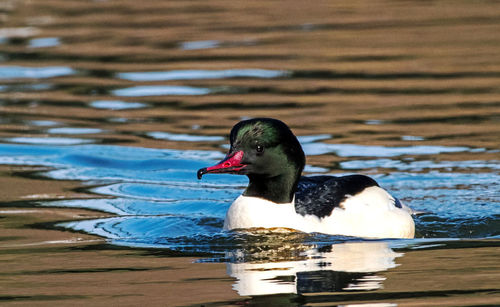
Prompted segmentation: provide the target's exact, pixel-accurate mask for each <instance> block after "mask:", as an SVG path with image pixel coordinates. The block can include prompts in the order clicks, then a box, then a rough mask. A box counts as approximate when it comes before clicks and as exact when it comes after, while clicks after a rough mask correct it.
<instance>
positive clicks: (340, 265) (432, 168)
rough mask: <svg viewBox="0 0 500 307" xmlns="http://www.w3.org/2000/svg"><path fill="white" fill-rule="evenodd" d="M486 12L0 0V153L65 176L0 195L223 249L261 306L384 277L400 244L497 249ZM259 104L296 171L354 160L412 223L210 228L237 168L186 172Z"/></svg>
mask: <svg viewBox="0 0 500 307" xmlns="http://www.w3.org/2000/svg"><path fill="white" fill-rule="evenodd" d="M499 12H500V6H499V5H498V3H496V2H490V1H483V2H476V1H473V2H470V1H455V2H453V3H452V2H448V1H430V2H429V1H414V2H408V1H404V2H398V1H374V2H372V1H361V2H359V3H358V2H356V3H336V2H328V1H326V2H318V3H315V4H314V5H312V4H306V3H305V2H304V3H302V2H299V1H293V3H290V4H289V5H286V6H283V5H282V3H280V2H269V1H252V2H240V1H236V2H231V3H227V2H221V1H211V2H203V1H189V2H185V1H149V0H146V1H141V2H140V4H138V2H134V1H128V0H123V1H118V2H116V1H95V2H87V1H60V0H56V1H32V2H28V1H7V2H6V3H5V4H3V3H0V25H1V26H2V27H1V28H0V165H3V166H6V167H9V169H10V168H12V169H13V168H16V169H17V170H19V169H21V170H22V171H19V172H18V173H14V175H13V176H23V177H29V178H32V179H36V180H45V181H46V180H49V181H50V182H53V183H54V185H55V186H56V185H57V184H59V183H63V182H75V181H76V182H77V183H78V186H79V187H78V188H76V189H73V190H72V191H71V192H74V193H73V195H72V194H71V193H68V191H64V190H63V189H62V188H61V191H60V193H59V194H57V195H58V196H57V197H54V196H53V194H48V193H47V194H44V193H41V194H40V193H35V192H30V190H29V189H27V190H26V192H24V195H22V196H14V194H10V192H9V190H8V189H4V191H2V193H4V194H5V196H3V198H2V199H9V201H5V202H3V203H2V207H6V208H8V207H16V206H21V207H37V208H38V207H42V208H52V207H55V208H73V209H74V208H79V209H90V210H96V211H99V212H105V213H109V215H106V216H103V217H101V218H96V219H84V220H69V221H64V222H57V223H54V224H51V226H50V227H52V228H56V229H59V230H64V231H75V232H84V233H87V234H93V235H97V236H99V237H102V238H105V239H106V241H107V242H108V243H109V244H112V245H113V246H120V247H123V248H142V249H156V250H159V251H166V253H167V254H169V255H172V254H175V255H177V256H183V257H188V256H197V257H198V258H197V259H198V260H197V261H198V262H225V263H227V276H229V277H232V278H234V284H233V289H234V290H235V291H236V292H237V293H238V294H239V295H241V296H262V295H266V298H268V299H269V300H268V301H266V300H264V301H263V302H264V303H263V304H272V302H275V301H273V300H274V297H272V296H269V297H267V296H268V295H272V294H283V293H294V294H306V293H320V292H321V293H323V292H332V293H333V292H342V293H344V292H345V293H351V292H353V291H360V292H363V291H379V290H380V289H383V287H384V282H385V277H384V274H383V272H386V271H388V270H396V269H397V267H398V265H399V264H398V263H399V261H400V260H401V259H403V258H404V257H405V256H404V255H405V253H406V252H414V251H417V250H420V249H422V250H427V249H429V250H431V251H432V250H433V248H436V247H439V248H443V249H446V248H450V250H452V248H454V247H453V246H458V245H459V244H463V245H460V248H462V247H463V248H471V249H474V248H476V247H477V245H478V244H479V245H480V244H483V243H481V242H490V243H488V244H491V246H496V247H498V239H499V238H500V186H499V182H500V145H499V144H500V141H499V140H500V36H498V35H497V34H498V33H500V15H499ZM262 116H265V117H276V118H280V119H281V120H283V121H285V122H286V123H288V124H289V125H290V127H291V128H292V130H293V131H294V132H295V133H296V134H297V135H298V136H299V140H300V142H301V144H302V146H303V148H304V151H305V153H306V155H307V166H306V169H305V172H306V173H307V174H333V175H341V174H350V173H364V174H368V175H370V176H372V177H374V178H375V179H376V180H377V181H378V182H379V183H380V185H381V186H383V187H384V188H386V189H387V190H389V191H391V192H392V193H393V194H394V195H396V196H397V197H398V198H400V199H401V200H402V201H404V202H405V203H406V204H408V205H409V206H411V207H412V208H413V209H414V210H416V211H418V212H419V213H420V214H419V215H418V216H416V217H415V221H416V231H417V234H416V238H415V239H413V240H361V239H357V238H346V237H338V236H327V235H322V234H300V233H268V232H262V233H227V232H223V231H222V225H223V220H224V216H225V212H226V210H227V209H228V207H229V205H230V204H231V202H232V201H233V200H234V199H235V198H236V197H237V196H238V195H239V194H240V193H241V192H242V190H243V189H244V187H245V186H246V183H247V179H246V178H245V177H243V176H232V175H217V176H206V178H205V177H204V178H203V181H198V180H197V179H196V170H197V169H199V168H201V167H204V166H207V165H211V164H213V163H214V162H215V161H217V160H219V159H221V158H222V157H223V156H224V152H225V151H226V150H227V148H228V146H227V142H228V139H227V135H228V133H229V130H230V128H231V127H232V126H233V125H234V124H235V123H236V122H238V121H239V120H241V119H246V118H251V117H262ZM77 193H78V196H75V195H74V194H77ZM51 195H52V196H51ZM54 195H55V194H54ZM277 218H279V217H277ZM456 242H461V243H456ZM478 242H480V243H478ZM453 244H455V245H453ZM484 244H486V243H484ZM436 253H437V252H436ZM207 265H208V264H207ZM427 274H429V275H431V274H432V273H431V272H427ZM464 274H467V273H464ZM497 276H498V275H497ZM374 293H379V292H374ZM444 295H445V294H444ZM424 296H425V295H424ZM385 298H386V297H384V299H385ZM330 299H331V298H327V299H326V300H323V301H321V302H327V301H329V300H330ZM0 300H1V297H0ZM366 300H370V299H369V298H368V299H366ZM374 301H376V299H374ZM259 302H260V301H259ZM299 303H300V302H299ZM256 304H257V305H258V302H257V303H256ZM384 306H385V305H384Z"/></svg>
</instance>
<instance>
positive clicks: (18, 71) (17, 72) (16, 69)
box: [0, 66, 76, 79]
mask: <svg viewBox="0 0 500 307" xmlns="http://www.w3.org/2000/svg"><path fill="white" fill-rule="evenodd" d="M74 74H76V71H75V70H74V69H72V68H69V67H66V66H47V67H25V66H0V79H46V78H54V77H62V76H69V75H74Z"/></svg>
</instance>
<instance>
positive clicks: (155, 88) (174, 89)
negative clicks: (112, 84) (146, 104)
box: [112, 85, 212, 97]
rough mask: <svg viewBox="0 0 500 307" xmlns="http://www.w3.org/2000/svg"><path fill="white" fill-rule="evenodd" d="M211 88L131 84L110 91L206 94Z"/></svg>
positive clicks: (136, 94) (126, 94) (134, 94)
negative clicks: (130, 85)
mask: <svg viewBox="0 0 500 307" xmlns="http://www.w3.org/2000/svg"><path fill="white" fill-rule="evenodd" d="M211 92H212V90H211V89H208V88H202V87H193V86H179V85H143V86H133V87H127V88H122V89H117V90H114V91H112V94H113V95H115V96H124V97H143V96H163V95H207V94H210V93H211Z"/></svg>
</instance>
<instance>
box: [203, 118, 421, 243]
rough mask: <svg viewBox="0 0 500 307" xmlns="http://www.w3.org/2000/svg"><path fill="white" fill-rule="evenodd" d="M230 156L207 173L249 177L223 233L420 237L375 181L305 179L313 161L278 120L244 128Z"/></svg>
mask: <svg viewBox="0 0 500 307" xmlns="http://www.w3.org/2000/svg"><path fill="white" fill-rule="evenodd" d="M229 142H230V148H229V152H228V153H227V154H226V156H225V157H224V158H223V159H222V161H220V162H218V163H216V164H215V165H213V166H209V167H205V168H201V169H199V170H198V172H197V177H198V179H200V180H201V179H202V177H203V176H204V175H206V174H222V173H226V174H236V175H246V176H247V177H248V180H249V181H248V186H247V187H246V189H245V190H244V191H243V193H242V194H241V195H240V196H239V197H238V198H236V199H235V200H234V202H233V203H232V204H231V206H230V207H229V209H228V210H227V212H226V217H225V220H224V230H227V231H238V230H252V229H253V230H259V229H264V230H267V231H269V230H271V231H273V230H274V231H284V230H285V231H299V232H305V233H322V234H329V235H338V236H348V237H360V238H373V239H381V238H413V237H414V235H415V223H414V221H413V218H412V212H413V211H412V210H411V209H410V208H409V207H408V206H406V205H405V204H403V202H401V201H400V200H399V199H398V198H396V197H395V196H393V195H391V194H390V193H389V192H388V191H386V190H385V189H383V188H382V187H380V186H379V184H378V183H377V182H376V181H375V180H374V179H373V178H371V177H368V176H365V175H361V174H352V175H346V176H331V175H318V176H307V177H306V176H302V171H303V170H304V166H305V164H306V158H305V154H304V151H303V149H302V146H301V145H300V143H299V141H298V139H297V137H296V136H295V135H294V134H293V132H292V131H291V130H290V128H289V127H288V126H287V125H286V124H285V123H284V122H282V121H280V120H278V119H274V118H252V119H246V120H242V121H240V122H238V123H237V124H236V125H234V127H233V128H232V129H231V132H230V134H229Z"/></svg>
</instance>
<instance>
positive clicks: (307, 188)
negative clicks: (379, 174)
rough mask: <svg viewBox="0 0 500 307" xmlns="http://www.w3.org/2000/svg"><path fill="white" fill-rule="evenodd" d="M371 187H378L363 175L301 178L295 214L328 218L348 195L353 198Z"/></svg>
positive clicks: (296, 196) (296, 195)
mask: <svg viewBox="0 0 500 307" xmlns="http://www.w3.org/2000/svg"><path fill="white" fill-rule="evenodd" d="M372 186H378V184H377V182H376V181H375V180H373V179H372V178H370V177H367V176H363V175H349V176H343V177H334V176H313V177H301V178H300V181H299V184H298V187H297V191H296V192H295V212H297V213H298V214H300V215H307V214H311V215H316V216H318V217H320V218H322V217H325V216H328V215H330V214H331V213H332V210H333V209H334V208H336V207H339V205H340V203H341V202H342V201H344V200H345V199H346V198H347V196H348V195H351V196H354V195H356V194H358V193H360V192H362V191H363V190H364V189H366V188H368V187H372Z"/></svg>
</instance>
